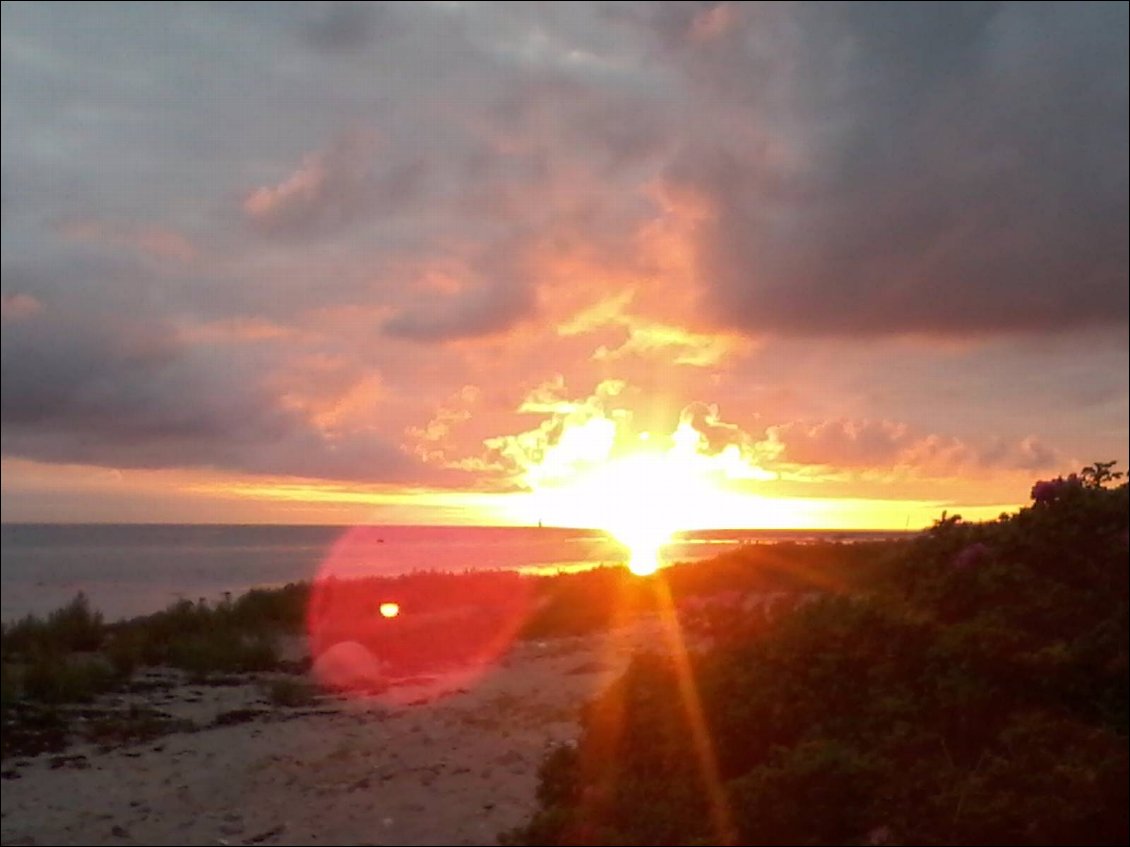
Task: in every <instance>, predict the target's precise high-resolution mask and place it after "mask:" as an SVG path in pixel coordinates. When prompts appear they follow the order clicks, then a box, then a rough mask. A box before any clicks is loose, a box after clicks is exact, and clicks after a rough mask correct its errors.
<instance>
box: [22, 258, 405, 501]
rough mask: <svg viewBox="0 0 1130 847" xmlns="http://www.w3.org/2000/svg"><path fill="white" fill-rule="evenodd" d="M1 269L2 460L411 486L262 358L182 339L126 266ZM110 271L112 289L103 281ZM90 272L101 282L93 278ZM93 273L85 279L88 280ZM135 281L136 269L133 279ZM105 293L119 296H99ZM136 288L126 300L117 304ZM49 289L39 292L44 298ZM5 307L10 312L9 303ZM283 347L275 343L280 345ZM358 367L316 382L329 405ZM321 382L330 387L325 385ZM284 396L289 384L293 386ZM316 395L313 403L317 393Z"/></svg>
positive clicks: (381, 449)
mask: <svg viewBox="0 0 1130 847" xmlns="http://www.w3.org/2000/svg"><path fill="white" fill-rule="evenodd" d="M60 267H63V265H62V264H61V263H56V267H54V268H53V270H54V271H55V274H61V275H52V276H50V277H47V276H46V275H45V273H44V272H39V273H36V272H31V271H28V270H26V269H15V268H9V269H6V270H5V273H4V281H5V288H6V289H7V288H9V287H18V288H22V289H25V290H26V289H32V290H35V291H37V292H41V293H40V297H41V298H42V299H40V298H39V297H35V296H33V295H31V294H27V293H24V291H22V290H20V291H15V290H13V291H7V290H6V291H5V292H4V295H3V298H4V302H5V304H6V313H5V317H4V331H3V334H2V337H0V351H2V353H0V421H2V423H3V430H2V432H3V435H2V450H3V454H4V455H5V456H12V457H20V458H28V459H36V460H39V461H46V462H65V463H81V464H95V465H108V466H114V467H129V468H164V467H221V468H225V469H228V470H242V471H248V472H256V473H266V474H278V475H297V476H310V477H318V478H342V479H361V480H374V479H382V480H395V479H419V478H420V474H419V472H420V471H421V470H422V469H421V468H420V467H419V466H418V462H416V460H414V459H411V458H410V457H408V456H407V454H405V453H404V452H403V451H402V450H400V448H398V447H397V446H395V445H394V444H390V443H388V442H387V441H385V440H383V439H382V438H380V437H378V436H375V435H374V434H373V433H372V432H371V431H351V430H344V431H336V430H333V429H327V428H326V427H324V426H319V425H318V423H317V421H316V419H315V418H314V416H312V415H310V414H307V413H305V412H304V410H303V409H301V408H297V407H295V405H294V403H293V402H292V403H288V402H286V398H285V396H284V392H285V388H284V387H280V386H279V385H278V381H277V380H275V379H272V375H273V373H274V371H275V369H276V368H277V367H279V366H280V364H283V363H285V360H280V359H279V358H278V356H277V355H276V354H277V353H278V352H281V350H282V349H283V348H281V347H280V346H278V345H276V348H275V349H274V350H273V351H272V350H270V349H264V347H263V345H262V344H260V345H256V346H254V347H253V349H252V350H251V351H250V352H248V351H241V350H237V349H234V348H231V347H218V348H217V347H211V346H209V345H206V344H193V343H191V342H189V341H187V340H185V339H184V338H183V336H182V334H181V333H180V332H179V331H178V328H177V326H176V325H175V323H174V322H173V321H172V319H171V318H172V313H166V312H165V309H166V308H167V306H166V305H165V304H161V303H160V301H159V299H157V298H154V297H152V296H149V297H145V296H138V291H139V288H136V287H135V286H137V285H138V283H137V281H136V279H131V278H130V277H131V273H130V271H129V269H128V266H126V267H123V266H121V265H116V264H113V263H105V262H87V263H85V264H83V263H79V262H75V261H73V262H72V264H71V265H70V268H71V273H70V274H69V275H68V274H65V273H63V272H62V271H60ZM111 269H116V270H118V271H119V272H120V273H121V274H122V276H121V283H122V284H121V285H118V286H114V285H113V282H114V279H107V278H106V277H105V276H102V275H101V274H105V273H108V272H109V271H110V270H111ZM99 271H100V272H101V274H99V273H98V272H99ZM88 275H93V276H88ZM133 276H134V277H136V274H133ZM103 286H105V287H106V288H107V289H108V290H109V291H114V292H116V293H117V295H118V296H114V297H110V296H106V294H105V293H104V292H102V293H100V288H101V287H103ZM130 289H133V291H134V293H133V296H132V302H119V299H118V298H119V297H121V296H124V299H125V300H126V301H129V300H130V299H131V298H130V296H129V294H128V292H129V291H130ZM42 292H46V293H42ZM9 306H11V308H9ZM282 343H283V342H279V344H282ZM359 378H360V377H359V375H358V370H357V368H354V369H352V370H349V372H342V373H334V374H329V375H326V374H323V375H322V378H321V383H322V384H323V386H324V392H325V393H326V394H327V396H328V399H329V400H330V401H332V400H333V398H334V397H335V396H343V395H345V394H346V393H347V392H348V391H349V389H350V388H351V387H352V385H353V384H354V383H356V382H357V380H358V379H359ZM327 381H330V384H329V385H325V383H327ZM289 385H290V387H291V389H292V390H293V389H294V388H295V385H296V383H295V380H293V379H292V380H290V382H289ZM316 399H317V398H316Z"/></svg>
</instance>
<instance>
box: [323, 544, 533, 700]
mask: <svg viewBox="0 0 1130 847" xmlns="http://www.w3.org/2000/svg"><path fill="white" fill-rule="evenodd" d="M383 541H384V538H383V536H382V534H381V533H380V532H378V531H377V530H376V529H375V528H372V527H355V528H353V529H350V530H348V531H347V532H345V533H344V534H343V535H342V537H341V538H339V539H338V541H337V543H335V544H334V546H333V547H332V549H331V550H330V551H329V552H328V555H327V556H326V558H325V560H324V561H323V562H322V565H321V568H320V570H319V573H318V575H317V576H316V578H315V579H314V581H313V584H312V586H311V594H310V600H309V604H308V606H307V609H306V625H307V636H308V644H309V649H310V655H311V658H312V659H313V670H314V674H315V676H316V677H317V678H318V679H319V681H320V682H321V683H322V684H323V685H324V686H325V687H326V688H328V689H331V690H334V691H337V692H340V693H342V694H346V695H353V696H357V697H374V696H375V697H378V698H380V699H382V700H385V701H388V702H393V703H400V702H414V701H415V700H417V699H419V697H420V696H421V695H420V693H419V691H420V690H421V687H429V686H430V687H432V688H435V689H436V691H438V692H440V693H449V692H451V691H456V690H459V689H460V688H463V687H467V686H469V685H472V684H474V682H475V681H477V680H478V678H479V677H481V676H482V675H483V674H484V673H486V672H487V671H488V670H489V669H490V668H491V667H492V666H493V665H494V663H495V662H496V661H497V660H498V658H499V656H500V655H501V654H502V653H503V652H504V651H505V650H506V649H507V648H508V647H509V645H510V643H511V642H512V641H513V639H514V637H515V635H516V634H517V632H518V630H519V629H520V627H521V626H522V623H523V622H524V621H525V619H526V617H527V615H528V612H529V608H530V607H529V600H530V596H529V592H530V582H529V580H526V579H524V578H523V577H522V576H521V575H520V574H518V573H516V572H513V571H510V572H506V571H494V570H481V571H475V570H473V569H470V568H468V567H467V565H466V563H464V568H465V569H464V570H462V571H455V570H454V567H453V565H455V564H456V563H455V562H451V563H447V564H449V567H451V569H450V570H447V571H438V570H416V569H413V570H408V569H407V568H406V566H405V562H404V561H403V560H402V559H403V556H404V555H406V554H404V553H403V551H401V552H399V553H398V551H399V550H401V548H399V547H396V546H394V545H391V544H384V543H383ZM419 543H421V544H424V543H430V544H434V543H435V542H434V540H432V541H429V540H428V537H424V538H423V539H421V540H420V542H419ZM393 597H394V598H395V600H394V599H391V598H393ZM429 696H431V695H429ZM435 696H439V694H436V695H435Z"/></svg>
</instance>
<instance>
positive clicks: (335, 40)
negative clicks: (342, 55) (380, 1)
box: [300, 3, 388, 52]
mask: <svg viewBox="0 0 1130 847" xmlns="http://www.w3.org/2000/svg"><path fill="white" fill-rule="evenodd" d="M314 8H315V9H316V10H317V11H316V12H315V13H314V15H313V17H311V18H310V19H309V20H308V21H306V22H305V24H304V25H303V26H302V28H301V30H300V32H301V35H302V38H303V40H304V41H305V42H306V43H307V44H309V45H311V46H312V47H315V48H317V49H319V50H325V51H327V52H339V51H340V52H355V51H358V50H360V49H362V48H364V47H367V46H369V44H371V43H372V42H373V41H374V40H375V38H376V36H377V34H378V33H379V31H380V28H381V26H382V24H385V23H386V22H387V18H388V15H387V10H386V8H385V7H384V6H376V5H373V4H371V3H316V4H314Z"/></svg>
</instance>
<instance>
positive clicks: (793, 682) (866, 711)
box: [503, 463, 1130, 844]
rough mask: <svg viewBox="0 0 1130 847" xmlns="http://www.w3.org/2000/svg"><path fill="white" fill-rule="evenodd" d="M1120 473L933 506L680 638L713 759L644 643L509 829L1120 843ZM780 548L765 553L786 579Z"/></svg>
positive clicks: (576, 836)
mask: <svg viewBox="0 0 1130 847" xmlns="http://www.w3.org/2000/svg"><path fill="white" fill-rule="evenodd" d="M1115 482H1117V477H1116V476H1115V475H1113V473H1112V472H1111V471H1110V466H1109V465H1107V464H1103V463H1100V464H1099V465H1096V466H1093V467H1092V468H1089V469H1085V470H1084V472H1083V473H1082V474H1080V475H1077V476H1076V475H1073V476H1071V477H1068V478H1067V479H1062V478H1061V479H1059V480H1051V481H1048V482H1047V483H1046V484H1045V483H1038V484H1037V486H1036V487H1035V488H1034V489H1033V499H1034V502H1033V505H1032V506H1031V507H1029V508H1026V509H1022V510H1020V511H1019V512H1018V513H1017V514H1014V515H1008V516H1002V517H1001V518H1000V519H999V520H997V521H991V522H987V523H984V524H966V523H963V522H962V521H961V520H960V518H957V517H948V516H943V518H942V519H941V520H940V521H939V522H938V523H937V524H936V525H935V526H934V527H933V528H932V529H930V530H928V531H926V532H924V533H922V534H921V535H920V536H918V537H917V538H916V539H915V540H914V541H913V542H911V543H909V544H898V545H893V546H890V545H888V546H886V547H881V548H874V549H873V550H871V551H870V552H871V553H872V554H873V555H875V561H873V562H871V563H869V564H861V563H856V564H857V566H856V567H853V570H852V572H851V575H850V576H848V577H845V578H843V579H839V580H831V579H827V580H826V581H825V583H824V584H827V585H835V586H836V587H837V588H838V589H839V590H837V591H834V592H825V594H824V596H823V597H822V598H821V599H819V600H817V601H815V602H811V603H808V604H806V605H804V606H802V607H800V608H798V609H797V610H796V611H795V612H793V613H791V614H789V615H786V616H783V617H781V618H780V619H778V620H776V621H774V622H773V623H772V625H766V626H763V627H761V628H754V627H749V628H744V629H743V628H740V627H739V628H736V629H735V630H734V633H733V637H731V638H726V639H721V640H716V641H715V642H714V643H715V645H716V646H715V647H713V648H712V649H710V650H708V651H706V652H703V653H701V654H695V653H692V654H691V655H690V663H691V666H692V669H693V683H694V689H695V690H696V691H697V692H698V696H699V698H700V701H701V706H702V714H703V719H704V721H705V724H706V727H707V728H708V735H709V738H710V740H711V746H712V749H713V753H714V764H713V766H712V767H713V770H711V768H704V766H703V763H704V761H708V760H709V757H707V759H704V758H703V755H702V751H701V750H700V749H698V748H697V747H696V744H695V742H694V738H695V733H694V731H693V726H694V722H693V721H692V720H691V719H690V717H689V716H690V715H691V714H692V710H691V709H690V708H689V707H688V704H687V702H686V692H687V688H688V683H687V680H685V679H683V680H681V679H680V673H681V670H680V665H679V664H678V663H676V662H674V661H672V660H670V659H668V658H665V657H658V656H640V657H637V658H636V659H635V660H634V661H633V662H632V663H631V664H630V665H629V668H628V670H627V672H626V673H625V675H624V676H623V677H622V678H621V679H620V680H619V681H618V682H617V683H616V684H615V685H614V686H612V687H611V688H610V689H609V690H608V691H607V692H605V693H604V694H603V695H602V696H601V697H599V698H598V699H597V700H595V701H594V702H593V703H592V704H590V706H589V707H588V708H587V709H586V711H585V714H584V718H583V721H582V735H581V738H580V742H579V745H578V746H577V748H576V749H575V750H572V749H563V750H558V751H555V752H554V753H552V754H551V755H550V756H549V757H548V758H547V760H546V762H545V763H544V764H543V767H542V769H541V771H540V786H541V787H540V789H539V794H538V799H539V803H540V807H541V808H540V810H539V811H538V813H537V814H536V815H535V816H534V817H533V819H532V820H531V821H530V822H529V823H528V824H527V825H526V826H524V827H522V828H519V829H518V830H515V831H512V832H510V833H508V834H506V835H505V836H503V840H504V841H505V842H506V843H510V844H643V843H653V844H655V843H670V844H711V843H715V844H716V843H726V842H736V843H748V844H849V843H926V844H930V843H934V844H938V843H946V844H983V843H1012V844H1074V843H1088V844H1110V843H1126V841H1127V838H1128V830H1130V826H1128V812H1127V805H1126V797H1125V795H1126V784H1127V770H1128V768H1127V761H1128V745H1127V713H1128V704H1127V692H1128V690H1130V685H1128V679H1127V675H1128V674H1127V668H1128V662H1127V652H1128V650H1127V647H1128V643H1130V637H1128V635H1130V634H1128V625H1127V607H1128V603H1127V599H1128V598H1127V593H1128V592H1127V553H1128V538H1130V532H1128V530H1130V526H1128V514H1130V509H1128V501H1127V486H1126V485H1125V484H1121V485H1118V486H1117V487H1111V484H1112V483H1115ZM835 548H836V545H814V546H813V547H812V548H811V549H810V550H808V551H806V552H805V553H804V554H802V555H801V556H800V559H799V560H798V561H800V562H802V563H803V564H804V566H805V567H804V569H803V570H802V571H801V572H800V573H799V574H797V575H795V583H794V584H795V586H796V587H797V588H798V589H803V588H804V587H805V586H810V585H812V584H814V582H816V577H824V578H829V577H832V576H834V571H833V570H832V569H831V568H830V567H828V566H826V565H821V564H819V563H818V562H817V561H816V558H817V557H818V556H819V555H820V554H821V553H823V554H826V555H829V557H830V561H837V562H840V563H844V562H846V561H848V559H846V558H845V557H844V554H843V551H842V550H838V549H835ZM790 555H793V552H791V551H788V550H779V551H776V554H775V556H774V557H773V558H775V559H776V562H777V564H778V565H779V570H780V573H779V575H778V576H774V577H773V582H774V584H775V585H778V586H779V585H781V584H783V582H782V581H783V580H784V579H785V577H784V576H782V574H784V573H785V571H787V560H788V556H790ZM777 557H779V558H777ZM727 567H731V566H730V565H729V564H728V563H727ZM706 573H708V569H705V570H704V572H703V575H700V576H696V577H695V579H701V580H708V579H709V578H708V577H707V576H706V575H705V574H706ZM731 573H734V574H738V573H740V569H737V568H731ZM670 576H671V578H672V581H673V582H674V581H675V580H676V579H683V580H688V581H689V577H685V576H676V575H675V574H671V575H670ZM739 578H740V579H750V578H748V577H739ZM759 579H761V580H764V579H766V577H764V576H762V577H759ZM748 584H750V585H752V584H754V581H753V580H752V579H750V581H749V583H748ZM762 584H764V583H762ZM845 587H846V588H847V589H850V590H847V591H844V590H843V589H844V588H845ZM687 589H688V585H687V583H686V582H684V584H683V585H682V587H681V590H683V591H686V590H687ZM671 593H672V595H675V596H678V595H677V592H676V591H675V590H674V589H672V591H671ZM712 797H715V798H717V797H721V798H723V802H722V808H724V810H725V812H726V814H727V815H728V821H723V822H724V823H726V826H727V829H725V830H720V829H719V822H720V821H721V820H722V819H721V818H719V816H718V814H717V813H716V809H717V806H716V805H715V804H713V803H712V801H711V798H712Z"/></svg>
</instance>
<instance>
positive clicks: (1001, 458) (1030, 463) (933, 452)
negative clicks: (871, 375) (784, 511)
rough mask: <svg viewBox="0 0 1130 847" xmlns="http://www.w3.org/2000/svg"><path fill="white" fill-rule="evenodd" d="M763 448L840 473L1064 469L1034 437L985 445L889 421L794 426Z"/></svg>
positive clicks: (770, 433) (777, 428) (773, 429)
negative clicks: (925, 431) (919, 430)
mask: <svg viewBox="0 0 1130 847" xmlns="http://www.w3.org/2000/svg"><path fill="white" fill-rule="evenodd" d="M766 436H767V443H766V444H765V445H763V446H764V447H765V449H766V450H767V451H768V452H770V453H772V454H773V456H774V459H775V462H776V464H777V465H779V466H781V467H786V466H788V465H810V466H817V467H826V468H830V469H838V470H856V471H869V470H879V471H884V470H891V469H895V468H904V469H908V470H910V471H911V472H913V473H915V474H918V475H926V476H929V475H939V476H946V475H951V474H955V473H958V472H961V471H963V470H984V469H988V468H999V469H1006V470H1027V471H1042V470H1048V469H1051V468H1055V467H1060V466H1062V464H1063V461H1064V457H1063V455H1062V454H1061V453H1060V452H1059V451H1057V450H1055V449H1053V448H1051V447H1050V446H1048V445H1046V444H1044V443H1042V442H1041V441H1040V439H1039V438H1037V437H1036V436H1034V435H1029V436H1026V437H1024V438H1022V439H1019V440H1017V441H1007V440H1003V439H1000V438H987V439H985V440H984V442H983V443H982V444H979V445H978V444H975V443H972V442H970V441H967V440H964V439H961V438H958V437H957V436H953V435H944V434H939V433H922V432H916V431H914V429H913V428H912V427H910V426H909V425H907V424H905V423H902V422H898V421H889V420H873V419H859V420H856V419H837V420H827V421H819V422H815V423H812V422H809V423H805V422H799V421H793V422H790V423H785V424H778V425H773V426H770V427H768V428H767V430H766Z"/></svg>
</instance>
